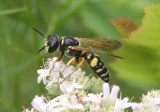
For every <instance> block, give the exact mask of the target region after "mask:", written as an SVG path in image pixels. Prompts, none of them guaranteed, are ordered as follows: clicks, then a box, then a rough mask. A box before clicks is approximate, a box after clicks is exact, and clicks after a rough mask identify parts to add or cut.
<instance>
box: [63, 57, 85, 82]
mask: <svg viewBox="0 0 160 112" xmlns="http://www.w3.org/2000/svg"><path fill="white" fill-rule="evenodd" d="M77 63H78V65H77V66H76V68H75V70H74V71H73V72H72V73H70V74H69V75H68V76H67V77H66V78H65V79H63V81H62V82H61V83H63V82H64V81H65V80H66V79H67V78H68V77H70V76H71V75H72V74H73V73H74V72H75V71H76V70H78V69H79V68H80V67H81V66H82V65H83V63H84V58H81V59H80V60H79V61H78V62H77Z"/></svg>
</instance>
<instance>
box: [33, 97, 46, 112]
mask: <svg viewBox="0 0 160 112" xmlns="http://www.w3.org/2000/svg"><path fill="white" fill-rule="evenodd" d="M31 104H32V106H33V107H34V108H35V109H36V110H38V111H39V112H45V111H46V103H45V102H44V98H43V96H41V97H39V96H37V95H36V96H35V98H34V99H33V101H32V102H31Z"/></svg>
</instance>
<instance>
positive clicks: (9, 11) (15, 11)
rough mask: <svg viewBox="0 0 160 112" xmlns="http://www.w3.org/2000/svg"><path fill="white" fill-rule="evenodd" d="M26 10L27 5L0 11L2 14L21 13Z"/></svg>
mask: <svg viewBox="0 0 160 112" xmlns="http://www.w3.org/2000/svg"><path fill="white" fill-rule="evenodd" d="M26 10H27V8H26V7H23V8H17V9H8V10H2V11H0V16H4V15H9V14H14V13H19V12H23V11H26Z"/></svg>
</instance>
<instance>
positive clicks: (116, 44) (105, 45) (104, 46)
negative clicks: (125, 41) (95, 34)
mask: <svg viewBox="0 0 160 112" xmlns="http://www.w3.org/2000/svg"><path fill="white" fill-rule="evenodd" d="M74 39H76V40H78V41H79V42H80V43H82V44H84V45H87V46H91V47H94V48H96V49H100V50H103V51H107V52H108V51H114V50H116V49H118V48H120V47H121V46H122V43H121V42H120V41H118V40H114V39H108V38H79V37H74Z"/></svg>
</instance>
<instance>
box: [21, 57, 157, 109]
mask: <svg viewBox="0 0 160 112" xmlns="http://www.w3.org/2000/svg"><path fill="white" fill-rule="evenodd" d="M56 59H57V58H53V59H52V60H51V59H48V61H47V62H46V63H43V64H44V68H43V69H40V70H38V71H37V73H38V74H39V77H38V83H40V82H41V81H42V80H43V83H44V84H45V85H46V88H47V90H48V91H49V93H50V94H54V95H56V96H57V97H55V98H53V99H49V100H47V99H46V98H45V97H44V96H37V95H36V96H35V98H34V99H33V101H32V103H31V104H32V106H33V108H32V109H30V110H29V109H24V112H73V111H74V112H76V111H77V112H84V111H85V112H86V111H87V112H124V111H125V109H126V108H129V107H131V108H132V110H133V111H134V112H160V91H151V92H149V93H148V94H147V95H146V96H145V95H143V98H142V101H143V102H142V103H134V102H129V99H128V98H127V97H125V98H123V99H122V98H118V93H119V90H120V88H119V87H118V86H116V85H114V86H113V87H112V89H111V91H110V87H109V84H108V83H104V84H103V87H102V81H101V80H100V79H95V78H91V79H90V78H88V77H87V76H84V74H85V73H84V72H82V71H81V69H78V70H77V71H76V72H74V73H73V74H72V75H71V76H70V77H69V78H67V79H66V77H67V76H68V75H69V74H70V73H72V72H73V71H74V70H75V68H74V67H73V66H69V67H67V68H66V69H65V67H66V66H65V64H64V63H63V62H62V61H60V62H57V63H55V65H54V69H53V70H52V71H51V73H50V70H51V69H52V66H53V63H54V61H55V60H56ZM64 69H65V71H64ZM64 79H65V80H64ZM61 82H63V83H61ZM99 88H102V90H103V91H102V92H101V93H99V92H98V91H100V90H101V89H99ZM93 89H94V90H93ZM92 90H93V91H92ZM57 91H58V92H57ZM91 91H92V92H94V93H95V94H94V93H89V92H91ZM55 93H56V94H55Z"/></svg>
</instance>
